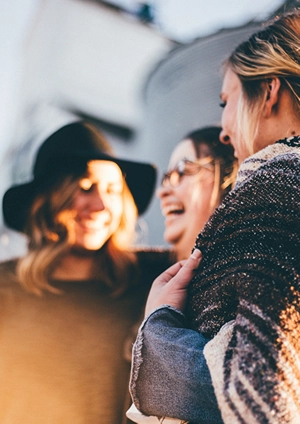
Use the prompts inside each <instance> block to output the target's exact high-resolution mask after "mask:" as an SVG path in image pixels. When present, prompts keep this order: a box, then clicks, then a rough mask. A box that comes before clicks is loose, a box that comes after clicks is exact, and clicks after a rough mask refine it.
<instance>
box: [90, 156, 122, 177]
mask: <svg viewBox="0 0 300 424" xmlns="http://www.w3.org/2000/svg"><path fill="white" fill-rule="evenodd" d="M87 173H88V176H89V177H90V178H93V179H98V180H107V181H108V180H113V181H118V180H122V171H121V169H120V167H119V166H118V165H117V164H116V163H115V162H111V161H107V160H91V161H89V162H88V164H87Z"/></svg>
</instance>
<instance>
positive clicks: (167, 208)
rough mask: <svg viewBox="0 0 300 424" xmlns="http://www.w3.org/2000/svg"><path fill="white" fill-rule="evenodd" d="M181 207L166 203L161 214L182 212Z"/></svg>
mask: <svg viewBox="0 0 300 424" xmlns="http://www.w3.org/2000/svg"><path fill="white" fill-rule="evenodd" d="M182 212H183V207H180V206H178V205H167V206H165V207H163V214H164V215H165V216H167V215H169V214H171V213H182Z"/></svg>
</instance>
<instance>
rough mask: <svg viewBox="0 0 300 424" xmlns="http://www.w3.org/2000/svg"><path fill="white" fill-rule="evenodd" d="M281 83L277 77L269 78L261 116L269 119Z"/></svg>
mask: <svg viewBox="0 0 300 424" xmlns="http://www.w3.org/2000/svg"><path fill="white" fill-rule="evenodd" d="M280 87H281V82H280V79H279V78H278V77H273V78H269V79H268V80H267V82H266V89H267V96H266V100H265V106H264V112H263V116H264V117H265V118H269V117H270V116H271V114H272V112H273V111H274V110H275V108H276V106H277V104H278V99H279V90H280Z"/></svg>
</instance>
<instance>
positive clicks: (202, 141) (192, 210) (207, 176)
mask: <svg viewBox="0 0 300 424" xmlns="http://www.w3.org/2000/svg"><path fill="white" fill-rule="evenodd" d="M220 132H221V128H220V127H218V126H210V127H204V128H201V129H198V130H196V131H193V132H191V133H189V134H188V135H187V136H186V137H184V139H183V140H182V141H180V142H179V144H178V145H177V146H176V147H175V149H174V151H173V153H172V155H171V158H170V162H169V167H168V171H167V172H166V173H165V174H163V177H162V182H161V187H160V188H159V189H158V191H157V195H158V197H159V198H160V201H161V210H162V213H163V215H164V217H165V232H164V238H165V240H166V241H167V242H168V243H170V245H171V246H172V249H173V251H174V253H175V258H176V260H177V261H180V260H182V259H187V258H188V257H189V256H190V254H191V250H192V248H193V246H194V244H195V240H196V237H197V235H198V233H199V232H200V231H201V230H202V228H203V227H204V225H205V223H206V222H207V221H208V219H209V217H210V215H211V214H212V212H213V211H214V209H215V208H216V207H217V206H218V205H219V204H220V203H221V201H222V200H223V199H224V198H225V196H226V194H227V193H228V192H229V191H230V190H231V188H232V186H233V184H234V181H235V176H236V171H237V161H236V159H235V158H234V155H233V148H232V146H230V145H228V144H227V145H224V144H222V143H221V142H220V140H219V135H220ZM156 314H157V315H156V316H157V317H158V326H159V318H160V315H161V314H165V311H164V310H163V309H162V310H161V311H157V312H156ZM171 331H172V329H171V330H170V334H171ZM145 342H146V340H145ZM165 342H166V343H167V339H165V338H164V337H163V344H164V343H165ZM154 344H155V346H156V347H157V352H159V351H160V350H161V347H162V346H161V344H160V341H159V340H156V341H155V343H154ZM148 359H149V358H148V357H147V361H145V363H144V365H143V367H141V368H140V370H139V375H138V378H137V375H136V374H135V371H136V370H137V368H136V366H135V364H136V363H137V362H138V358H137V357H133V362H134V365H133V374H132V381H131V392H132V395H133V400H134V403H135V406H137V407H140V406H141V405H140V403H139V402H140V401H141V402H142V405H143V404H145V402H146V403H148V402H151V399H153V398H155V399H156V401H155V403H156V407H157V408H158V410H159V409H160V407H161V405H160V404H159V401H158V400H157V397H158V398H160V399H161V402H162V403H164V402H165V400H164V396H163V394H162V396H160V395H159V396H157V394H154V396H151V394H149V389H150V390H152V389H153V390H154V391H155V390H156V388H157V387H159V386H160V385H161V382H162V381H164V377H165V376H167V375H168V373H169V369H170V365H172V359H171V358H170V356H169V354H167V356H166V358H165V360H164V359H163V362H164V366H165V369H167V370H168V371H167V373H165V372H164V370H162V369H159V370H158V369H157V368H155V367H152V365H155V364H153V363H152V361H151V360H150V361H149V360H148ZM148 365H149V368H148ZM175 372H178V370H175ZM182 372H183V370H182ZM203 373H205V379H206V380H207V390H206V392H205V393H203V396H204V397H207V399H208V402H209V403H208V407H207V410H205V411H203V412H204V414H205V417H206V418H207V419H206V418H205V417H204V418H205V419H204V421H203V422H204V423H214V424H220V423H221V422H222V421H221V416H220V413H219V410H218V406H217V401H216V398H215V395H214V390H213V386H212V383H211V380H210V374H209V371H208V368H207V366H206V364H205V363H203ZM166 384H167V383H166ZM143 390H144V391H145V398H144V396H143ZM137 391H138V395H139V396H138V398H137V397H136V396H135V395H136V393H137ZM152 394H153V393H152ZM174 401H175V402H176V399H174ZM135 406H134V405H133V406H132V407H131V409H130V410H129V411H128V413H127V415H128V417H129V418H130V419H131V420H133V421H134V422H137V423H140V424H143V423H145V424H148V423H149V424H151V423H154V424H155V423H158V422H159V419H158V418H157V417H154V416H152V417H146V416H144V415H142V414H141V413H140V412H139V411H138V410H136V408H135ZM169 410H174V411H176V410H177V409H176V408H173V407H172V405H171V407H170V408H169ZM169 422H170V423H173V422H174V424H175V423H176V422H179V421H175V420H174V421H173V420H172V419H170V418H165V419H164V423H166V424H168V423H169Z"/></svg>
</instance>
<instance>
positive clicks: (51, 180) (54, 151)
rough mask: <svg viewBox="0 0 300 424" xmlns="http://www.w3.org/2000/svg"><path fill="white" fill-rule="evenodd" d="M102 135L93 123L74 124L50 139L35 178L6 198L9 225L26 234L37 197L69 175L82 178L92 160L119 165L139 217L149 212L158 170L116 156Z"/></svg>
mask: <svg viewBox="0 0 300 424" xmlns="http://www.w3.org/2000/svg"><path fill="white" fill-rule="evenodd" d="M110 152H111V150H110V146H109V144H108V143H107V141H106V140H105V139H104V138H103V136H102V134H101V133H100V132H99V131H98V130H97V129H96V128H95V127H94V126H92V125H91V124H89V123H86V122H82V121H81V122H73V123H71V124H68V125H66V126H64V127H62V128H60V129H59V130H58V131H56V132H55V133H53V134H52V135H51V136H50V137H48V138H47V139H46V140H45V141H44V142H43V144H42V145H41V146H40V148H39V150H38V152H37V155H36V159H35V164H34V168H33V179H32V180H31V181H30V182H27V183H25V184H19V185H15V186H13V187H11V188H9V189H8V190H7V191H6V193H5V194H4V197H3V202H2V207H3V217H4V221H5V224H6V225H7V226H8V227H10V228H12V229H14V230H17V231H21V232H23V231H24V228H25V224H26V219H27V216H28V212H29V210H30V207H31V205H32V203H33V201H34V199H35V197H36V196H37V195H38V194H39V193H42V192H43V190H45V189H46V188H49V187H52V186H53V185H54V184H56V183H57V182H58V181H59V180H60V179H61V178H63V177H64V176H66V175H69V174H72V175H78V176H80V175H82V174H83V173H84V172H85V170H86V163H87V162H88V161H90V160H108V161H112V162H114V163H116V164H117V165H118V166H119V167H120V169H121V171H122V173H123V175H124V176H125V180H126V183H127V185H128V188H129V190H130V192H131V194H132V196H133V199H134V201H135V204H136V207H137V210H138V214H139V215H141V214H142V213H144V212H145V210H146V209H147V207H148V205H149V203H150V200H151V198H152V196H153V192H154V189H155V183H156V168H155V167H154V166H153V165H152V164H149V163H143V162H134V161H129V160H124V159H119V158H116V157H114V156H113V155H112V154H111V153H110Z"/></svg>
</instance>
